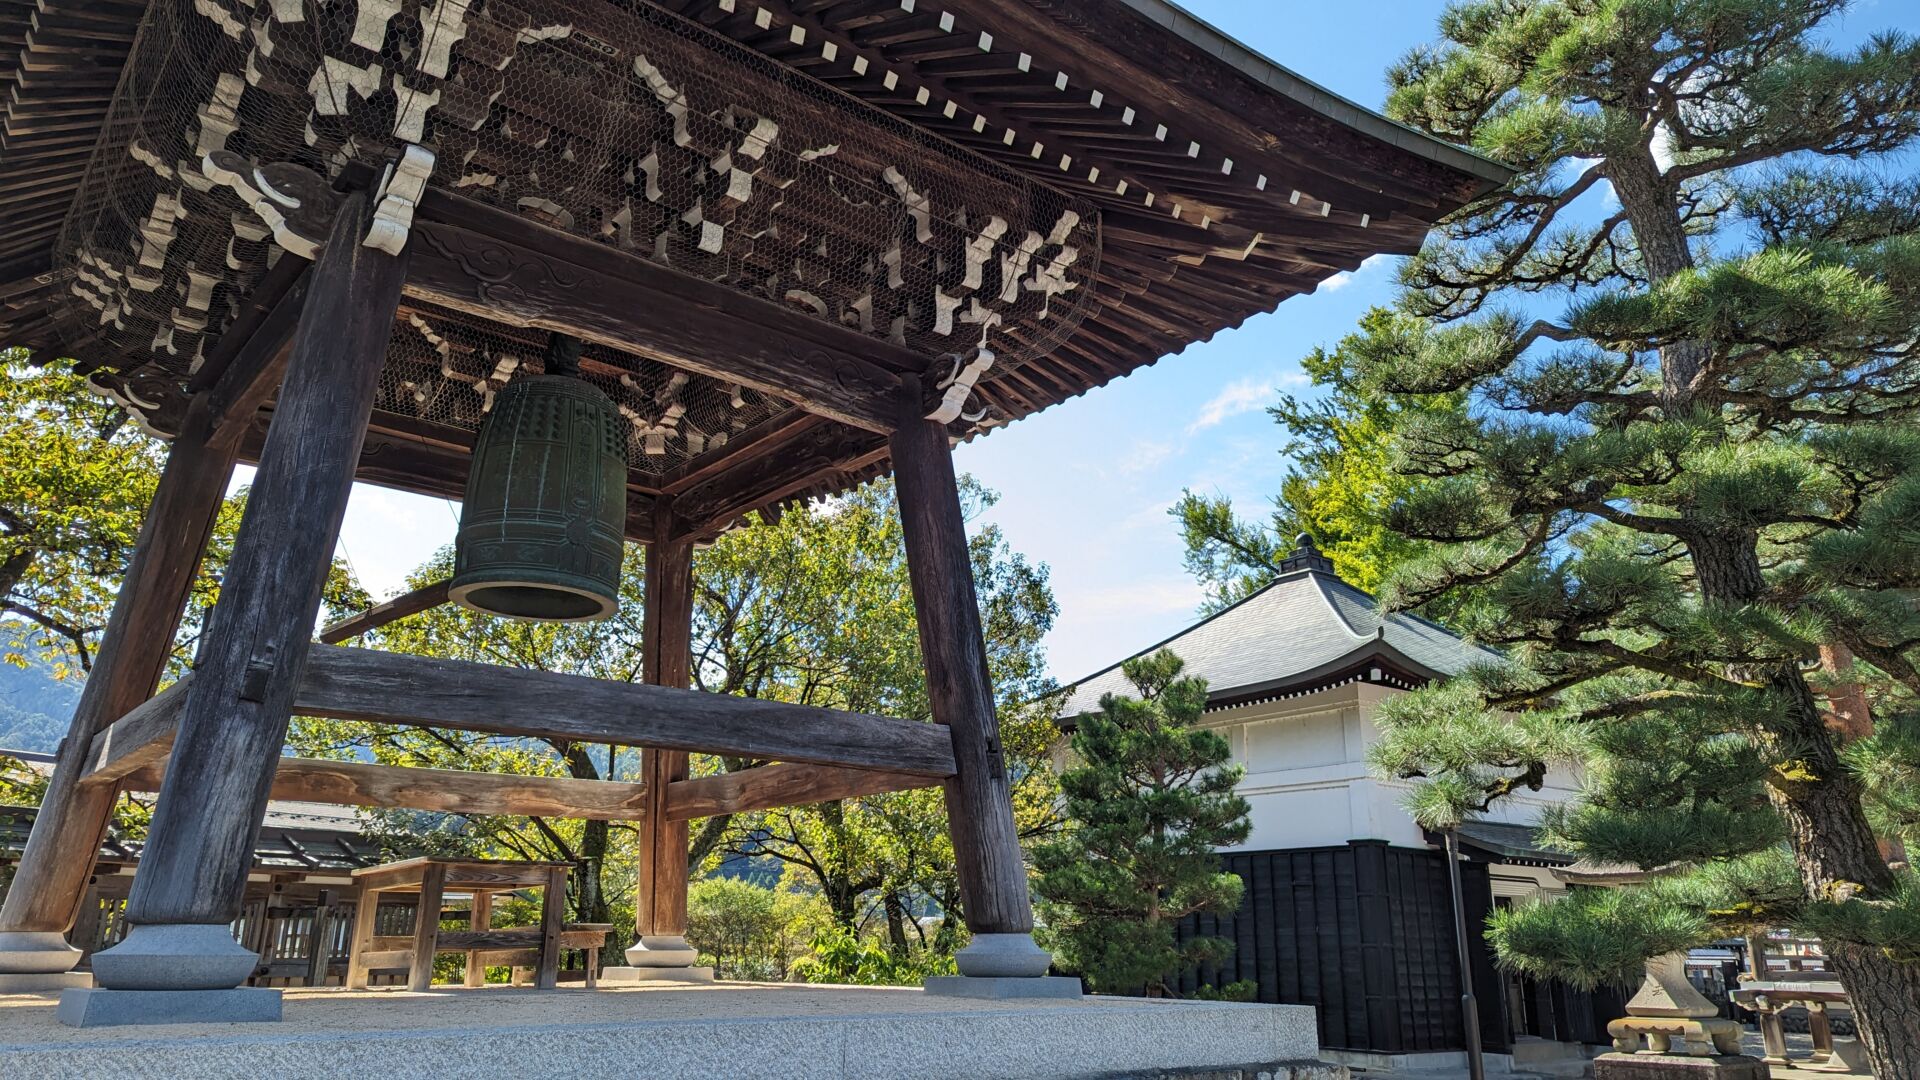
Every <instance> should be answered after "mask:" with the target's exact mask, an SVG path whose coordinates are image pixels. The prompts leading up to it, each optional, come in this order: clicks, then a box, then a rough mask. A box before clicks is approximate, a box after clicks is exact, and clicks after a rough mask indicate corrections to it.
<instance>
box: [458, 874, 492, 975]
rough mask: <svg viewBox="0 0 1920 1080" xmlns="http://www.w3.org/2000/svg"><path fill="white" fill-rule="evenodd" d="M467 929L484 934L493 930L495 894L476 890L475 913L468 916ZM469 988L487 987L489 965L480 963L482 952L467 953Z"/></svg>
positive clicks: (474, 895) (474, 896)
mask: <svg viewBox="0 0 1920 1080" xmlns="http://www.w3.org/2000/svg"><path fill="white" fill-rule="evenodd" d="M467 929H468V930H472V931H474V932H476V933H484V932H486V931H488V930H491V929H493V894H492V893H490V892H481V891H478V890H476V891H475V892H474V894H473V911H472V914H470V915H468V916H467ZM464 985H467V986H485V985H487V965H485V964H483V963H481V962H480V950H478V949H470V950H468V952H467V975H466V979H465V980H464Z"/></svg>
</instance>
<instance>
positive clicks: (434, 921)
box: [407, 862, 447, 993]
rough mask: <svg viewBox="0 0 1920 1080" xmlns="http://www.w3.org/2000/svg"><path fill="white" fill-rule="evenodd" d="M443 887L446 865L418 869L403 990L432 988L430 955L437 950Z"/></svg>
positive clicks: (432, 864) (443, 896) (431, 864)
mask: <svg viewBox="0 0 1920 1080" xmlns="http://www.w3.org/2000/svg"><path fill="white" fill-rule="evenodd" d="M446 887H447V865H446V864H445V863H439V862H431V863H428V864H427V867H426V869H425V870H423V871H421V874H420V893H419V898H418V899H417V900H415V901H414V905H413V956H412V958H411V960H410V962H409V963H408V964H407V989H409V990H412V991H414V992H415V993H419V992H421V991H424V990H430V989H432V988H433V958H434V956H435V955H436V954H437V953H438V952H439V945H440V910H441V908H443V907H445V906H446V905H445V898H446Z"/></svg>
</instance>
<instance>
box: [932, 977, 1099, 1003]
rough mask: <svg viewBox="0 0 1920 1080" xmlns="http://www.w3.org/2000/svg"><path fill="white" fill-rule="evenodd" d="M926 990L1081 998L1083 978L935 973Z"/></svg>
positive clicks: (1002, 996) (946, 993) (974, 995)
mask: <svg viewBox="0 0 1920 1080" xmlns="http://www.w3.org/2000/svg"><path fill="white" fill-rule="evenodd" d="M926 992H927V993H929V994H932V995H935V996H936V997H964V998H991V999H993V1000H996V1001H1001V1000H1006V999H1008V998H1077V997H1079V996H1080V994H1081V991H1080V980H1079V979H1069V978H1065V977H1063V976H1059V975H1042V976H1038V977H1032V976H1029V977H1018V976H976V975H935V976H933V977H932V978H929V979H928V980H927V982H926Z"/></svg>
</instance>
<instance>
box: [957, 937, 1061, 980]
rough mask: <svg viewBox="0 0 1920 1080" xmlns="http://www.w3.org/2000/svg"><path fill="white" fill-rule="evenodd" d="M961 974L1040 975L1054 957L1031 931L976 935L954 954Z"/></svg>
mask: <svg viewBox="0 0 1920 1080" xmlns="http://www.w3.org/2000/svg"><path fill="white" fill-rule="evenodd" d="M953 962H954V965H955V966H956V967H958V968H959V969H960V974H962V975H971V976H974V977H975V978H985V979H993V978H1014V979H1018V978H1038V977H1039V976H1042V975H1045V974H1046V973H1047V970H1048V969H1049V968H1051V967H1053V957H1052V956H1050V955H1048V954H1047V951H1046V950H1045V949H1042V948H1041V947H1040V946H1039V945H1037V944H1035V943H1034V940H1033V935H1032V934H975V935H973V940H972V941H969V942H968V943H967V947H966V948H964V949H961V950H960V951H959V952H957V953H955V954H953Z"/></svg>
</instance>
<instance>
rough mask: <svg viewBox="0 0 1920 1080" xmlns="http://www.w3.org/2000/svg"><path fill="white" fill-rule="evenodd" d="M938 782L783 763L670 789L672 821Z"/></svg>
mask: <svg viewBox="0 0 1920 1080" xmlns="http://www.w3.org/2000/svg"><path fill="white" fill-rule="evenodd" d="M936 783H938V781H936V780H933V779H931V778H929V777H925V776H908V775H906V774H904V773H884V772H873V771H872V770H869V769H843V768H838V767H836V766H832V765H794V764H788V763H786V762H782V763H779V764H776V765H762V766H760V767H759V768H757V769H742V770H741V771H739V772H729V773H719V774H717V775H714V776H702V777H699V778H698V779H694V780H681V781H679V782H677V783H672V784H668V785H667V820H668V821H685V820H688V819H690V818H703V817H714V816H716V815H719V814H744V813H747V812H749V811H752V810H771V809H774V808H775V807H780V806H809V805H812V804H813V803H822V802H832V801H834V800H835V799H856V798H859V797H860V796H862V795H884V794H886V793H887V792H890V791H910V790H912V789H914V788H923V787H931V786H932V785H934V784H936Z"/></svg>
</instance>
